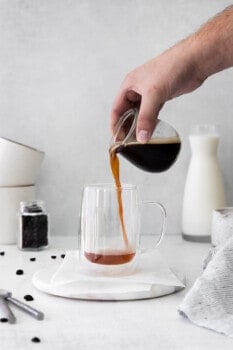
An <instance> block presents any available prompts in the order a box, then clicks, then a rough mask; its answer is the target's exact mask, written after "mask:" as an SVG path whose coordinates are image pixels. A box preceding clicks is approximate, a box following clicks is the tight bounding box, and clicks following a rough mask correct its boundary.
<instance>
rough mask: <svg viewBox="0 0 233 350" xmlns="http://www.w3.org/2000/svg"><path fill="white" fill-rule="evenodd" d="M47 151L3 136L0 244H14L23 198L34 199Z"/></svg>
mask: <svg viewBox="0 0 233 350" xmlns="http://www.w3.org/2000/svg"><path fill="white" fill-rule="evenodd" d="M43 158H44V152H42V151H39V150H36V149H35V148H32V147H29V146H26V145H23V144H20V143H17V142H14V141H12V140H9V139H5V138H0V244H14V243H16V237H17V213H18V212H19V204H20V202H21V201H29V200H33V199H35V183H36V178H37V175H38V172H39V169H40V166H41V163H42V161H43Z"/></svg>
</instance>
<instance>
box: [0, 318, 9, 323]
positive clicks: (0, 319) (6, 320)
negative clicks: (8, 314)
mask: <svg viewBox="0 0 233 350" xmlns="http://www.w3.org/2000/svg"><path fill="white" fill-rule="evenodd" d="M0 322H8V318H5V317H2V318H0Z"/></svg>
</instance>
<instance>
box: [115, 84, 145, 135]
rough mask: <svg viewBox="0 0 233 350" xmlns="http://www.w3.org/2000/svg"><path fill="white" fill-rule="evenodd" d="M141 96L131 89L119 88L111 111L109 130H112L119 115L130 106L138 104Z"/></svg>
mask: <svg viewBox="0 0 233 350" xmlns="http://www.w3.org/2000/svg"><path fill="white" fill-rule="evenodd" d="M140 100H141V96H140V95H139V94H138V93H136V92H135V91H133V90H121V91H120V92H119V94H118V95H117V97H116V99H115V101H114V104H113V107H112V112H111V131H112V132H114V129H115V126H116V124H117V122H118V120H119V119H120V117H121V116H122V115H123V114H124V113H125V112H126V111H127V110H128V109H130V108H133V107H136V106H137V105H139V104H140Z"/></svg>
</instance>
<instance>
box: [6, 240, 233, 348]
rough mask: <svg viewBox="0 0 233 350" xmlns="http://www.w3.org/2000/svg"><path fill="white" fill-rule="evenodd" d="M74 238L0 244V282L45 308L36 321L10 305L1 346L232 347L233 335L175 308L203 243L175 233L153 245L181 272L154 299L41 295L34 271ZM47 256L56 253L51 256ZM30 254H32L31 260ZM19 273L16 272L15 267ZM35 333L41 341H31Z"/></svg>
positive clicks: (73, 243)
mask: <svg viewBox="0 0 233 350" xmlns="http://www.w3.org/2000/svg"><path fill="white" fill-rule="evenodd" d="M76 242H77V239H75V238H74V237H66V238H65V237H64V238H62V237H58V238H54V239H53V241H52V243H51V248H50V249H48V250H45V251H40V252H22V251H19V250H18V249H17V248H16V247H15V246H13V245H12V246H0V251H5V256H1V255H0V277H1V286H0V288H5V289H8V290H10V291H12V293H13V296H15V297H16V298H18V299H22V300H24V299H23V297H24V295H26V294H31V295H32V296H33V297H34V300H33V301H31V302H28V303H30V305H31V306H33V307H35V308H38V309H39V310H41V311H43V312H44V313H45V319H44V320H43V321H37V320H35V319H33V318H31V317H30V316H28V315H26V314H24V313H22V312H21V311H19V310H18V309H16V308H15V307H13V306H12V310H13V311H14V313H15V315H16V317H17V323H16V324H14V325H11V324H6V323H0V349H1V350H5V349H7V350H14V349H17V350H20V349H23V350H26V349H30V350H31V349H34V348H38V349H39V348H41V349H43V350H44V349H56V350H60V349H62V350H63V349H68V350H73V349H75V350H82V349H85V350H86V349H91V350H93V349H94V350H103V349H108V350H111V349H127V350H130V349H134V350H137V349H138V350H139V349H140V350H141V349H143V350H150V349H153V350H154V349H160V350H161V349H168V350H173V349H177V350H182V349H185V350H192V349H198V350H200V349H205V350H206V349H211V350H214V349H232V348H233V339H231V338H227V337H225V336H223V335H221V334H217V333H215V332H213V331H210V330H207V329H203V328H200V327H197V326H195V325H193V324H191V323H190V322H189V321H188V320H185V319H183V318H182V317H181V316H180V315H179V314H178V312H177V308H178V306H179V305H180V303H181V301H182V299H183V297H184V295H185V294H186V293H187V291H188V289H189V288H190V287H191V286H192V284H193V282H194V281H195V279H196V278H197V277H198V276H199V275H200V273H201V269H202V259H203V257H204V256H205V254H206V253H207V252H208V250H209V248H210V244H208V243H190V242H185V241H183V240H182V239H181V237H180V236H178V235H174V236H166V237H165V239H164V241H163V243H162V244H161V245H160V247H159V248H158V249H159V250H160V251H161V252H162V254H163V256H164V258H165V259H166V261H167V262H168V264H169V266H170V267H173V268H176V269H178V270H181V271H183V272H185V274H186V277H187V287H186V289H185V290H183V291H181V292H178V293H176V294H172V295H169V296H165V297H162V298H157V299H150V300H140V301H123V302H116V301H115V302H109V301H108V302H103V301H83V300H71V299H64V298H60V297H55V296H52V295H48V294H44V293H42V292H40V291H38V290H36V289H35V288H34V287H33V286H32V283H31V277H32V275H33V273H34V272H35V271H37V270H39V269H41V268H44V267H51V266H58V265H59V264H60V263H61V261H62V259H61V257H60V255H61V254H62V253H65V251H66V249H75V247H76V246H77V244H76ZM51 255H57V258H56V259H54V260H53V259H51ZM30 257H36V261H35V262H31V261H30V260H29V259H30ZM19 268H20V269H23V270H24V274H23V275H20V276H18V275H16V273H15V271H16V270H17V269H19ZM35 336H37V337H39V338H40V339H41V343H37V344H35V343H32V342H31V338H33V337H35Z"/></svg>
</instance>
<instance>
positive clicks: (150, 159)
mask: <svg viewBox="0 0 233 350" xmlns="http://www.w3.org/2000/svg"><path fill="white" fill-rule="evenodd" d="M137 117H138V110H137V109H136V108H135V109H130V110H128V111H127V112H125V113H124V114H123V116H122V117H121V118H120V120H119V122H118V124H117V126H116V132H115V133H114V136H113V139H112V142H111V145H110V148H109V156H110V165H111V170H112V174H113V177H114V181H115V186H116V192H117V201H118V212H119V219H120V224H121V229H122V238H123V241H124V244H125V248H126V250H128V249H129V244H128V237H127V232H126V228H125V224H124V211H123V203H122V192H121V181H120V166H119V159H118V155H117V154H118V153H119V154H120V155H122V156H123V157H124V158H126V159H127V160H128V161H129V162H131V163H132V164H133V165H135V166H136V167H138V168H140V169H142V170H144V171H147V172H152V173H158V172H163V171H166V170H167V169H169V168H170V167H171V166H172V164H173V163H174V162H175V160H176V159H177V156H178V154H179V151H180V147H181V141H180V138H179V135H178V133H177V132H176V130H175V129H174V128H173V127H172V126H171V125H169V124H168V123H165V122H163V121H161V120H159V119H158V120H157V124H156V128H155V130H154V133H153V135H152V137H151V140H150V141H149V142H148V143H146V144H142V143H139V142H138V141H137V139H136V124H137Z"/></svg>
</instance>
